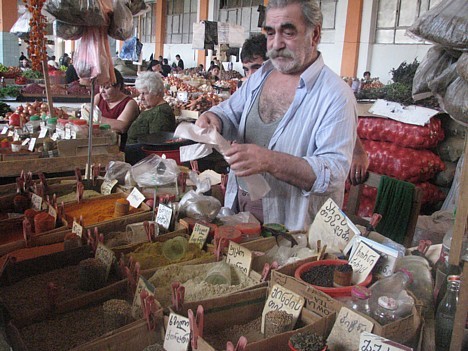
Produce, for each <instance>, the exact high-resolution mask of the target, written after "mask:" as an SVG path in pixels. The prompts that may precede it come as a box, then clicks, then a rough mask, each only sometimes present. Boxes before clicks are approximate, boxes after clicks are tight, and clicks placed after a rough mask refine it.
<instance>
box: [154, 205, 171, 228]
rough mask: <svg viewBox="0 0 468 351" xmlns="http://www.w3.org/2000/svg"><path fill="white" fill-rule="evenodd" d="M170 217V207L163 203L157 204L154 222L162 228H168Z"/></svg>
mask: <svg viewBox="0 0 468 351" xmlns="http://www.w3.org/2000/svg"><path fill="white" fill-rule="evenodd" d="M171 218H172V208H171V207H169V206H167V205H164V204H159V206H158V214H157V216H156V223H158V224H159V225H160V226H161V227H163V228H164V229H169V226H170V225H171Z"/></svg>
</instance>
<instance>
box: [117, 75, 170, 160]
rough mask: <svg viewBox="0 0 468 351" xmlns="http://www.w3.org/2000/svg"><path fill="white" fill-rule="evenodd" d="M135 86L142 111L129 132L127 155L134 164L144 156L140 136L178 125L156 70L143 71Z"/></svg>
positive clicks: (165, 130)
mask: <svg viewBox="0 0 468 351" xmlns="http://www.w3.org/2000/svg"><path fill="white" fill-rule="evenodd" d="M135 87H136V88H137V89H138V91H139V93H140V101H141V105H143V107H144V109H145V111H143V112H141V113H140V115H139V116H138V117H137V119H136V120H135V121H134V122H133V123H132V125H131V126H130V128H129V130H128V132H127V134H128V139H127V147H126V148H125V156H126V160H127V162H129V163H131V164H133V163H135V162H137V161H139V159H141V158H143V157H144V154H142V151H141V145H139V144H137V143H138V137H139V136H141V135H146V134H151V133H156V132H173V131H174V130H175V127H176V121H175V116H174V112H172V108H171V107H170V106H169V104H168V103H167V102H166V101H164V84H163V81H162V79H161V78H160V76H159V75H157V74H155V73H154V72H142V73H140V75H139V76H138V78H137V79H136V81H135Z"/></svg>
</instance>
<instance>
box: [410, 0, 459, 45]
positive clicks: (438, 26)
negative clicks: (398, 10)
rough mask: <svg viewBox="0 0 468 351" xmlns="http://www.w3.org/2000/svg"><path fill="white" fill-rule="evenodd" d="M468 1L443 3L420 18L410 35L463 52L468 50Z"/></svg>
mask: <svg viewBox="0 0 468 351" xmlns="http://www.w3.org/2000/svg"><path fill="white" fill-rule="evenodd" d="M467 18H468V6H467V4H466V0H451V1H442V2H440V3H439V4H438V5H437V6H435V7H434V8H432V9H431V10H429V11H427V12H426V13H424V14H423V15H422V16H421V17H419V18H418V19H417V20H416V22H415V23H413V25H412V26H411V27H410V28H409V29H408V32H409V33H410V34H414V35H416V36H417V37H420V38H423V39H426V40H429V41H432V42H435V43H438V44H441V45H443V46H447V47H450V48H452V49H457V50H461V51H467V50H468V36H467V35H466V33H467V32H468V21H467V20H466V19H467Z"/></svg>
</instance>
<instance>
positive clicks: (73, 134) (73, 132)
mask: <svg viewBox="0 0 468 351" xmlns="http://www.w3.org/2000/svg"><path fill="white" fill-rule="evenodd" d="M70 137H71V138H72V139H76V131H75V130H72V131H71V132H70Z"/></svg>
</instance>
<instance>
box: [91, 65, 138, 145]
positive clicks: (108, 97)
mask: <svg viewBox="0 0 468 351" xmlns="http://www.w3.org/2000/svg"><path fill="white" fill-rule="evenodd" d="M114 72H115V78H116V83H115V84H106V85H101V86H100V87H99V94H97V95H96V96H95V98H94V101H95V104H96V106H97V107H99V110H100V111H101V112H102V119H101V123H102V124H109V125H110V126H111V128H112V129H113V130H114V131H116V132H118V133H119V134H121V144H120V146H121V149H122V150H123V149H124V148H125V143H126V140H127V130H128V128H129V127H130V125H131V124H132V122H133V121H134V120H135V119H136V118H137V117H138V114H139V112H140V111H139V109H138V104H137V103H136V101H135V100H134V99H132V98H131V97H130V96H128V95H126V94H125V93H124V91H123V90H124V86H125V84H124V79H123V77H122V75H121V74H120V72H119V71H117V70H116V69H115V68H114Z"/></svg>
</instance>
